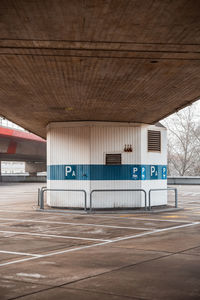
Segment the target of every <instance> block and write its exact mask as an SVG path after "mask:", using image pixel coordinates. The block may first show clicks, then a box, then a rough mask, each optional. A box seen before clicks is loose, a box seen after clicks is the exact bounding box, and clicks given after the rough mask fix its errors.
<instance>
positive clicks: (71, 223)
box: [0, 218, 153, 231]
mask: <svg viewBox="0 0 200 300" xmlns="http://www.w3.org/2000/svg"><path fill="white" fill-rule="evenodd" d="M0 220H5V221H15V222H32V223H45V224H59V225H73V226H93V227H105V228H119V229H132V230H133V229H136V230H148V231H149V230H153V228H143V227H128V226H115V225H103V224H93V223H73V222H57V221H55V222H54V221H44V220H31V219H29V220H25V219H10V218H9V219H8V218H0ZM3 224H4V223H3ZM0 225H1V223H0Z"/></svg>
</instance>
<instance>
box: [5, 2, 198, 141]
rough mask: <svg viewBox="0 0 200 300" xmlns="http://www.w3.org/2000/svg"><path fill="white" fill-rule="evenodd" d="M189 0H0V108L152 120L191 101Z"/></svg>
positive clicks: (38, 128) (22, 119) (20, 116)
mask: <svg viewBox="0 0 200 300" xmlns="http://www.w3.org/2000/svg"><path fill="white" fill-rule="evenodd" d="M199 11H200V2H199V1H197V0H190V1H185V0H176V1H175V0H174V1H163V0H155V1H152V0H149V1H146V0H134V1H129V0H117V1H116V0H112V1H100V0H87V1H82V0H74V1H62V0H57V1H54V0H48V1H39V0H38V1H25V0H21V1H17V0H12V1H11V0H1V1H0V16H1V23H0V69H1V73H0V83H1V90H0V113H1V114H2V115H4V116H5V117H6V118H8V119H10V120H12V121H14V122H15V123H17V124H20V125H21V126H22V127H24V128H26V129H29V130H30V131H32V132H34V133H37V134H38V135H41V136H43V137H45V136H46V125H47V124H48V123H50V122H56V121H91V120H92V121H125V122H127V121H131V122H140V123H141V122H143V123H154V122H156V121H158V120H160V119H162V118H163V117H165V116H166V115H168V114H171V113H172V112H174V111H176V110H177V109H179V108H181V107H183V106H186V105H188V104H190V103H192V102H194V101H195V100H197V99H199V98H200V85H199V81H200V34H199V30H200V18H199Z"/></svg>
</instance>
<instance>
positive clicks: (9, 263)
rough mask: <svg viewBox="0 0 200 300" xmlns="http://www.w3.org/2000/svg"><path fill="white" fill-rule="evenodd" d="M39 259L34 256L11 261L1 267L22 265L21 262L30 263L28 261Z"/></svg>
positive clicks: (0, 265)
mask: <svg viewBox="0 0 200 300" xmlns="http://www.w3.org/2000/svg"><path fill="white" fill-rule="evenodd" d="M38 258H39V257H35V256H34V257H29V258H23V259H18V260H13V261H9V262H6V263H3V264H0V267H3V266H8V265H12V264H16V263H20V262H25V261H28V260H33V259H38Z"/></svg>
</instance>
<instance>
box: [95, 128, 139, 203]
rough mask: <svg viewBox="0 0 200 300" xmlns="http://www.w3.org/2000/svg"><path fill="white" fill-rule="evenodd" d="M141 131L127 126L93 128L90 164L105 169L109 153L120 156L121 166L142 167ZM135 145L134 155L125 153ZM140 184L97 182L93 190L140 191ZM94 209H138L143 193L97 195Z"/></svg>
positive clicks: (117, 181)
mask: <svg viewBox="0 0 200 300" xmlns="http://www.w3.org/2000/svg"><path fill="white" fill-rule="evenodd" d="M140 132H141V128H140V127H136V126H135V125H134V126H131V125H129V126H127V124H121V125H120V124H119V125H118V126H117V125H114V124H112V123H111V124H110V126H108V125H107V124H105V125H101V126H99V125H98V124H97V125H96V126H95V125H93V126H92V128H91V164H99V165H105V156H106V153H121V154H122V164H123V165H125V164H140V163H141V153H140V145H141V140H140V136H141V133H140ZM128 144H129V145H132V147H133V152H124V146H125V145H128ZM140 186H141V182H140V181H134V180H97V181H96V180H95V181H91V190H96V189H115V190H116V189H140ZM93 206H94V207H104V208H109V207H138V206H141V193H140V192H130V191H129V192H98V193H95V194H94V195H93Z"/></svg>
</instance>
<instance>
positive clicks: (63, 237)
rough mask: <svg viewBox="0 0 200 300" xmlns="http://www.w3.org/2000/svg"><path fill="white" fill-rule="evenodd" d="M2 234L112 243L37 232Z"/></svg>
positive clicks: (4, 231) (2, 231) (3, 231)
mask: <svg viewBox="0 0 200 300" xmlns="http://www.w3.org/2000/svg"><path fill="white" fill-rule="evenodd" d="M0 232H1V233H11V234H19V235H21V234H22V235H31V236H39V237H53V238H62V239H72V240H84V241H94V242H109V241H110V240H105V239H95V238H83V237H77V236H67V235H54V234H45V233H35V232H22V231H7V230H0Z"/></svg>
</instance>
